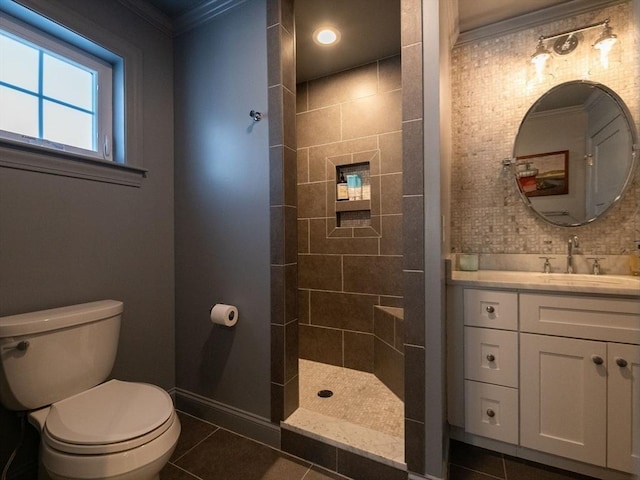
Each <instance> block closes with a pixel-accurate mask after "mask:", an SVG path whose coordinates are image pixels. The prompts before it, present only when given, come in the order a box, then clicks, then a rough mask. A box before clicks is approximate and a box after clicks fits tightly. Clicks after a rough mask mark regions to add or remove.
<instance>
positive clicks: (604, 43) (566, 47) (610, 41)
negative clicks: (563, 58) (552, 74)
mask: <svg viewBox="0 0 640 480" xmlns="http://www.w3.org/2000/svg"><path fill="white" fill-rule="evenodd" d="M597 27H603V28H602V33H601V34H600V36H599V37H598V39H597V40H596V41H595V43H594V44H593V48H595V49H596V50H600V62H601V63H602V65H603V66H604V67H605V68H608V67H609V57H608V56H609V52H610V51H611V48H612V47H613V45H614V44H615V43H616V41H617V36H616V35H615V34H614V33H613V31H612V29H611V27H610V26H609V19H608V18H607V19H606V20H605V21H603V22H598V23H593V24H591V25H587V26H584V27H580V28H576V29H574V30H567V31H565V32H561V33H556V34H554V35H541V36H540V37H539V38H538V44H537V45H536V51H535V52H534V54H533V55H531V63H533V64H534V65H535V66H536V73H537V74H538V77H539V78H540V77H541V76H542V72H543V70H544V66H545V64H546V62H547V60H548V59H549V58H551V52H550V51H549V50H548V49H547V48H546V47H545V42H546V41H547V40H554V39H555V42H554V43H553V51H554V52H555V53H556V54H557V55H567V54H568V53H571V52H573V51H574V50H575V49H576V48H577V47H578V44H579V43H580V39H579V38H578V36H577V35H576V33H578V32H583V31H585V30H589V29H591V28H597Z"/></svg>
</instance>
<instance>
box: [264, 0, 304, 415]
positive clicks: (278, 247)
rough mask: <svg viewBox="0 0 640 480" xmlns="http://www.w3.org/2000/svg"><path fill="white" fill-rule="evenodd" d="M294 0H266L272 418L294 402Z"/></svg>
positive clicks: (289, 409)
mask: <svg viewBox="0 0 640 480" xmlns="http://www.w3.org/2000/svg"><path fill="white" fill-rule="evenodd" d="M294 28H295V27H294V17H293V0H268V1H267V55H268V65H269V71H268V75H269V77H268V79H269V173H270V178H269V185H270V190H269V206H270V219H271V421H272V422H274V423H279V422H280V420H283V419H285V418H287V417H288V416H289V415H290V414H291V413H292V412H294V411H295V410H296V409H297V408H298V379H299V377H298V317H297V308H298V306H297V288H298V286H297V275H296V269H297V261H296V260H297V259H296V256H297V251H296V245H297V241H296V201H297V200H296V128H295V122H296V112H295V94H296V93H295V88H296V86H295V54H294Z"/></svg>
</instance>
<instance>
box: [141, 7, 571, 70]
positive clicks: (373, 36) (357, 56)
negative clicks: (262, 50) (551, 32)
mask: <svg viewBox="0 0 640 480" xmlns="http://www.w3.org/2000/svg"><path fill="white" fill-rule="evenodd" d="M147 1H148V2H149V3H150V4H152V5H153V6H155V7H156V8H158V9H160V10H161V11H162V12H164V13H165V14H166V15H167V16H169V17H171V18H178V17H180V16H181V15H184V14H185V13H187V12H189V11H190V10H193V9H194V8H196V7H197V6H199V5H201V4H204V3H207V2H208V1H211V0H147ZM579 1H580V0H458V17H459V26H460V32H466V31H470V30H474V29H477V28H480V27H484V26H487V25H491V24H494V23H496V22H500V21H503V20H508V19H511V18H514V17H518V16H520V15H524V14H527V13H531V12H534V11H537V10H541V9H544V8H547V7H550V6H553V5H557V4H560V3H567V2H573V3H576V2H579ZM295 15H296V37H297V78H298V81H303V80H309V79H312V78H318V77H321V76H324V75H327V74H329V73H334V72H338V71H341V70H345V69H347V68H351V67H354V66H357V65H362V64H365V63H368V62H371V61H373V60H375V59H379V58H384V57H387V56H390V55H394V54H396V53H399V51H400V0H295ZM321 24H333V26H335V27H337V28H338V29H340V31H341V35H342V38H341V40H340V42H339V43H338V44H337V45H336V46H334V47H332V48H328V47H320V46H318V45H316V44H315V43H314V42H313V41H312V39H311V34H312V33H313V31H314V30H315V29H316V28H318V27H319V26H321Z"/></svg>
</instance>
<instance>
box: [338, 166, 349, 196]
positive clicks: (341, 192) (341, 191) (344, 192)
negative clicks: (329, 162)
mask: <svg viewBox="0 0 640 480" xmlns="http://www.w3.org/2000/svg"><path fill="white" fill-rule="evenodd" d="M336 200H349V189H348V188H347V181H346V180H345V179H344V173H342V172H340V178H339V179H338V183H337V185H336Z"/></svg>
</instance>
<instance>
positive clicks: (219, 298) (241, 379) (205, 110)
mask: <svg viewBox="0 0 640 480" xmlns="http://www.w3.org/2000/svg"><path fill="white" fill-rule="evenodd" d="M265 27H266V1H265V0H254V1H251V2H246V3H243V4H241V5H239V6H237V7H234V8H233V9H231V10H229V11H227V12H225V13H223V14H221V15H219V16H217V17H215V18H213V19H212V20H211V21H210V22H208V23H206V24H203V25H201V26H198V27H197V28H195V29H193V30H190V31H188V32H187V33H185V34H182V35H180V36H178V37H177V38H176V40H175V72H176V76H175V105H176V131H175V142H176V150H175V152H176V169H175V189H176V199H175V201H176V204H175V208H176V211H175V225H176V234H175V241H176V379H177V386H178V388H180V389H184V390H186V391H188V392H192V393H196V394H198V395H202V396H203V397H205V398H206V399H211V400H213V401H215V402H221V403H224V404H225V405H229V406H232V407H233V408H237V409H240V410H243V411H246V412H250V413H253V414H255V415H258V416H262V417H264V418H269V415H270V411H269V408H270V363H269V362H270V353H269V352H270V324H269V323H270V288H271V287H270V274H269V271H270V250H269V156H268V128H269V121H270V119H269V115H268V112H267V111H266V108H267V51H266V31H265ZM231 46H233V48H231ZM252 109H255V110H258V111H261V112H263V113H266V114H267V115H266V118H265V119H263V120H262V121H261V122H258V123H253V121H252V120H251V118H250V117H249V111H250V110H252ZM272 121H275V119H273V120H272ZM214 303H228V304H234V305H236V306H237V307H238V310H239V321H238V323H237V325H236V326H235V327H233V328H231V329H229V328H224V327H220V326H217V325H212V324H211V322H210V321H209V318H208V309H209V307H210V306H211V305H212V304H214Z"/></svg>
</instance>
